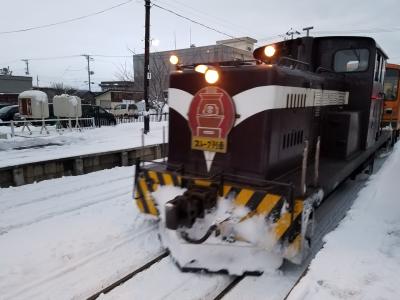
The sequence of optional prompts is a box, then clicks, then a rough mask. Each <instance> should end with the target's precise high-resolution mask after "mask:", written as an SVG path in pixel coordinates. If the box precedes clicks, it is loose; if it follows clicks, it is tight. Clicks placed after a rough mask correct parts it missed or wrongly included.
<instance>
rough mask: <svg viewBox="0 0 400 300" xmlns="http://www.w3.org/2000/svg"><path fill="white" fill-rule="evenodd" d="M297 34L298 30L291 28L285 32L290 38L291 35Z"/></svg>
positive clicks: (298, 33) (291, 37)
mask: <svg viewBox="0 0 400 300" xmlns="http://www.w3.org/2000/svg"><path fill="white" fill-rule="evenodd" d="M295 34H297V35H300V32H298V31H297V30H294V29H293V28H290V29H289V31H288V32H286V35H287V36H288V37H289V36H290V39H291V40H293V36H294V35H295Z"/></svg>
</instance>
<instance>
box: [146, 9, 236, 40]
mask: <svg viewBox="0 0 400 300" xmlns="http://www.w3.org/2000/svg"><path fill="white" fill-rule="evenodd" d="M153 6H155V7H157V8H159V9H162V10H165V11H167V12H169V13H171V14H174V15H176V16H178V17H180V18H182V19H185V20H187V21H189V22H192V23H194V24H197V25H200V26H202V27H204V28H207V29H210V30H212V31H215V32H217V33H219V34H222V35H225V36H227V37H230V38H232V39H235V38H236V37H234V36H233V35H231V34H228V33H225V32H222V31H221V30H218V29H216V28H213V27H211V26H208V25H206V24H203V23H201V22H199V21H196V20H193V19H191V18H189V17H186V16H184V15H182V14H180V13H177V12H175V11H173V10H171V9H168V8H165V7H162V6H160V5H158V4H155V3H153Z"/></svg>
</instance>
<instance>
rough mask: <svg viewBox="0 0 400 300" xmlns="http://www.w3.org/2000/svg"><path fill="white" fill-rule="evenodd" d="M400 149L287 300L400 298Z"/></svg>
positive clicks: (362, 196)
mask: <svg viewBox="0 0 400 300" xmlns="http://www.w3.org/2000/svg"><path fill="white" fill-rule="evenodd" d="M399 183H400V145H399V144H397V145H396V147H395V149H394V151H393V153H392V155H391V156H390V157H388V159H387V160H386V161H385V163H384V165H383V166H382V168H381V169H380V170H379V171H378V172H377V173H376V174H375V175H373V176H371V179H370V181H369V183H368V185H367V186H366V187H365V188H364V189H363V190H362V191H361V192H360V193H359V195H358V197H357V199H356V201H355V203H354V204H353V207H352V208H351V209H350V211H349V212H348V213H347V216H346V217H345V219H344V220H343V221H342V222H341V223H340V225H339V226H338V228H337V229H336V230H334V231H333V232H331V233H330V234H328V235H327V236H326V237H325V238H324V240H325V242H326V243H325V245H324V247H323V249H322V250H321V251H320V252H319V253H318V254H317V256H316V257H315V259H314V260H313V261H312V263H311V265H310V267H309V271H308V273H307V275H306V276H305V277H304V278H303V279H302V280H301V281H300V283H299V284H298V285H297V286H296V287H295V289H294V290H293V291H292V293H291V294H290V296H289V298H288V299H289V300H300V299H301V300H302V299H307V300H319V299H326V300H329V299H363V300H364V299H365V300H368V299H371V300H372V299H393V300H394V299H400V196H399Z"/></svg>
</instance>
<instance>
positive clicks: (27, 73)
mask: <svg viewBox="0 0 400 300" xmlns="http://www.w3.org/2000/svg"><path fill="white" fill-rule="evenodd" d="M21 60H22V61H23V62H25V75H29V59H21Z"/></svg>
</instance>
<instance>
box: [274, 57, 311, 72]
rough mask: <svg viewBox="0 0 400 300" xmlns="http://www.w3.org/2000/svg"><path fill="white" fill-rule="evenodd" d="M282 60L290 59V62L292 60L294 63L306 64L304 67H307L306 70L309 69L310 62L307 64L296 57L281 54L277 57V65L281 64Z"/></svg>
mask: <svg viewBox="0 0 400 300" xmlns="http://www.w3.org/2000/svg"><path fill="white" fill-rule="evenodd" d="M283 60H288V61H292V62H294V63H296V64H302V65H304V66H306V67H307V68H308V70H310V69H311V66H310V64H309V63H308V62H305V61H302V60H298V59H294V58H291V57H287V56H281V57H279V59H278V65H279V64H281V62H282V61H283Z"/></svg>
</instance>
